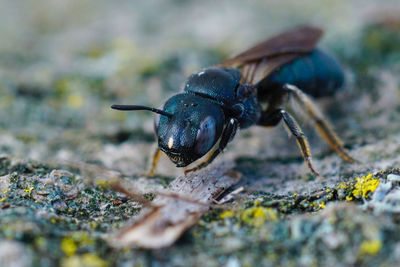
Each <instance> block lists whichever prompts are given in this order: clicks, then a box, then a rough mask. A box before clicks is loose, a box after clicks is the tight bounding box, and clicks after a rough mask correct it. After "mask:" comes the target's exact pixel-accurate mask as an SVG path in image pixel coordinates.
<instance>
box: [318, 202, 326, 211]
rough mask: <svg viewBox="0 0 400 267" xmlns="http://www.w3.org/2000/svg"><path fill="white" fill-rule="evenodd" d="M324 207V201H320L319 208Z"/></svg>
mask: <svg viewBox="0 0 400 267" xmlns="http://www.w3.org/2000/svg"><path fill="white" fill-rule="evenodd" d="M325 207H326V206H325V202H323V201H322V202H321V203H319V208H320V209H325Z"/></svg>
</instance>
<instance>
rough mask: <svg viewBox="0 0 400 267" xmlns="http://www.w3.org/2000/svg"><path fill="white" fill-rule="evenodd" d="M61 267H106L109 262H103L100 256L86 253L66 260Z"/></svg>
mask: <svg viewBox="0 0 400 267" xmlns="http://www.w3.org/2000/svg"><path fill="white" fill-rule="evenodd" d="M61 266H63V267H75V266H85V267H106V266H108V264H107V262H105V261H104V260H102V259H101V258H100V257H99V256H97V255H95V254H92V253H85V254H83V255H75V256H72V257H68V258H65V259H63V260H62V261H61Z"/></svg>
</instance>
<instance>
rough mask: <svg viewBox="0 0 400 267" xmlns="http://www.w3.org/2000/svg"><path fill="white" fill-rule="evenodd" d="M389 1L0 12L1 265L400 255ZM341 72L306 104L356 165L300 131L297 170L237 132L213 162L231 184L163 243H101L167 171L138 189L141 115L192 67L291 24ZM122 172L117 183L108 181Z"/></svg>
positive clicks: (171, 170) (291, 143) (278, 143)
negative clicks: (229, 169) (314, 107)
mask: <svg viewBox="0 0 400 267" xmlns="http://www.w3.org/2000/svg"><path fill="white" fill-rule="evenodd" d="M396 10H398V1H395V0H393V1H390V0H388V1H379V2H376V1H372V0H367V1H328V2H326V3H324V4H321V3H320V2H318V1H311V0H306V1H301V2H299V1H288V2H282V1H261V2H254V3H249V2H243V1H239V0H234V1H229V2H226V1H221V2H218V3H216V2H215V1H209V0H206V1H201V2H183V1H174V0H168V1H159V0H151V1H145V2H144V1H142V2H139V1H137V2H136V1H135V2H132V1H124V0H121V1H116V2H114V1H113V2H110V1H105V0H101V1H94V0H90V1H84V2H80V3H73V2H65V1H49V0H42V1H40V4H37V3H36V2H29V1H25V2H24V3H20V2H18V3H17V2H15V1H11V0H10V1H3V3H2V8H1V9H0V21H1V22H3V23H0V35H1V41H0V61H1V64H0V153H1V154H0V208H1V210H0V214H1V216H0V239H1V240H0V260H1V262H7V263H10V264H13V265H14V266H27V265H33V266H54V265H55V264H58V265H62V266H131V265H135V266H144V265H151V266H160V265H162V266H190V265H204V266H220V265H226V266H252V265H255V264H258V265H260V264H261V265H265V266H275V265H277V264H278V265H281V266H288V265H301V266H310V265H323V264H324V265H327V266H337V265H340V264H341V265H349V266H350V265H357V266H359V265H365V266H376V265H387V266H396V265H397V264H398V263H399V261H400V237H399V232H400V231H399V230H400V229H399V221H400V220H399V218H400V217H399V208H398V206H399V184H398V181H397V178H396V177H398V176H399V175H400V171H399V167H400V158H399V151H400V137H399V136H400V135H399V134H400V124H399V123H398V122H399V121H400V104H399V99H400V97H399V92H400V90H399V75H398V74H399V71H400V63H399V62H400V49H399V47H400V45H399V42H400V34H399V29H400V26H399V25H400V22H399V20H398V17H399V16H398V14H399V13H396ZM310 22H311V23H313V24H315V25H319V26H321V27H323V28H325V31H326V33H325V36H324V39H323V40H322V42H321V47H323V48H325V49H328V50H330V51H331V52H332V53H333V54H335V55H336V56H337V58H338V59H339V60H340V61H341V62H342V64H343V66H344V68H345V70H346V76H347V80H348V84H347V87H346V90H344V91H343V92H341V93H339V94H338V95H337V96H335V97H334V98H330V99H322V100H320V101H318V104H319V105H320V106H321V109H322V110H323V112H324V113H325V114H326V116H327V117H328V118H329V120H330V121H331V122H332V124H333V126H334V128H335V129H336V130H337V132H338V134H339V136H340V137H341V138H342V139H343V140H344V141H345V145H346V148H348V149H349V151H350V153H351V154H352V155H353V156H354V157H356V158H357V159H358V160H359V161H360V163H357V164H349V163H346V162H344V161H343V160H341V159H340V158H339V157H338V156H337V155H336V154H335V153H333V152H331V150H330V149H329V148H328V146H327V145H326V144H324V143H323V141H321V140H320V138H319V137H318V136H317V135H316V134H315V132H314V131H313V129H312V127H311V126H310V125H309V124H308V123H307V120H304V119H302V118H301V116H298V119H299V121H300V123H301V125H302V126H303V128H304V131H305V133H306V134H307V136H308V137H309V142H310V144H311V150H312V152H313V155H314V163H315V167H316V168H317V170H318V171H319V172H320V173H321V174H322V176H323V177H324V179H321V180H318V179H315V178H314V177H313V176H311V175H310V174H309V173H308V171H307V169H306V167H305V166H304V164H303V161H302V159H301V156H300V153H299V151H298V149H297V146H296V143H295V140H292V139H288V137H287V134H286V133H285V131H284V129H282V126H281V125H279V126H278V127H275V128H273V129H264V128H257V127H253V128H250V129H248V130H244V131H241V132H240V133H239V135H238V136H237V137H236V138H235V140H234V141H233V142H232V143H230V144H229V146H228V148H227V149H226V151H225V152H224V153H223V155H221V156H220V157H219V158H218V159H217V160H216V161H215V162H214V163H213V164H212V165H211V166H210V167H208V171H212V170H213V169H214V168H216V166H220V165H222V164H228V165H229V164H231V165H234V166H235V167H234V169H235V170H236V171H238V172H240V173H242V174H243V177H242V179H241V181H240V183H239V184H237V185H236V186H235V187H234V188H231V189H230V190H234V189H236V188H239V187H243V188H244V190H243V191H242V192H240V193H239V194H238V195H236V196H235V197H234V199H233V200H232V201H230V202H228V203H225V204H221V205H216V204H215V205H212V207H211V208H210V210H209V211H207V212H206V214H205V215H203V216H202V217H201V218H200V220H199V221H198V222H197V223H196V224H195V225H194V226H193V227H191V228H190V229H189V230H188V231H187V232H186V233H184V234H183V236H182V237H181V238H180V239H179V240H178V241H177V242H176V243H175V244H174V245H172V246H171V247H169V248H167V249H163V250H155V251H147V250H142V249H139V248H137V247H135V246H129V247H125V248H113V247H112V246H110V245H109V242H108V241H109V238H110V233H114V232H115V231H117V230H118V229H121V227H122V226H123V225H125V224H126V223H127V222H128V221H129V220H131V219H132V218H135V217H136V216H137V214H138V213H139V212H140V211H141V209H142V205H141V204H140V203H138V202H135V201H133V200H131V199H129V198H128V197H127V196H125V195H124V194H122V193H119V192H116V191H115V190H113V189H112V186H111V185H112V181H113V179H115V178H116V177H117V178H118V179H124V181H126V186H127V189H128V190H130V191H132V192H135V193H138V194H139V195H140V196H143V197H145V198H146V199H148V200H151V199H153V198H154V197H155V193H156V192H157V191H160V190H162V189H164V188H166V187H167V186H168V185H169V184H170V182H171V181H172V180H173V179H174V178H175V177H177V176H179V175H181V174H182V172H181V170H179V169H177V168H175V167H174V166H173V165H172V164H171V163H170V162H169V161H168V160H167V159H166V158H165V157H163V158H162V159H161V163H160V168H159V171H158V175H157V176H156V177H155V178H148V179H147V178H143V176H142V175H141V174H142V173H143V172H144V171H145V170H146V166H147V164H148V155H149V154H150V153H151V151H152V147H153V140H154V137H153V122H152V114H149V113H146V112H136V113H123V112H117V111H112V110H110V108H109V107H110V105H111V104H114V103H126V104H128V103H132V104H145V105H150V106H155V107H157V106H160V105H161V104H162V103H163V101H164V100H165V98H166V97H168V96H170V95H171V94H174V93H176V92H178V91H179V88H180V87H181V86H182V84H183V82H184V79H185V77H186V76H187V75H189V74H190V73H192V72H195V71H198V70H199V69H201V68H203V67H206V66H209V65H212V64H214V63H217V62H219V61H221V60H223V59H225V58H227V57H228V56H230V55H233V54H235V53H238V52H241V51H242V50H243V49H245V48H247V47H249V46H250V45H252V44H254V43H256V42H257V41H260V40H262V39H263V38H265V37H266V36H269V35H271V34H272V33H274V32H279V31H281V30H283V29H285V28H288V27H291V26H293V25H297V24H302V23H310ZM121 177H122V178H121Z"/></svg>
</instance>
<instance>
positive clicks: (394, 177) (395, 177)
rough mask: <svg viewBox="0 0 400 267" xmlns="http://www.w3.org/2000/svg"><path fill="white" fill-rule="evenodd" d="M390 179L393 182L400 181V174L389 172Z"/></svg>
mask: <svg viewBox="0 0 400 267" xmlns="http://www.w3.org/2000/svg"><path fill="white" fill-rule="evenodd" d="M387 179H388V181H391V182H400V175H396V174H389V175H388V176H387Z"/></svg>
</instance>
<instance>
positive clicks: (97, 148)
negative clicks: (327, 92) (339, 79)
mask: <svg viewBox="0 0 400 267" xmlns="http://www.w3.org/2000/svg"><path fill="white" fill-rule="evenodd" d="M399 9H400V7H399V1H365V0H362V1H361V0H360V1H344V0H343V1H333V0H332V1H309V0H306V1H301V2H299V1H246V2H243V1H236V0H234V1H218V2H216V1H207V0H206V1H180V0H168V1H158V0H149V1H123V0H119V1H112V2H110V1H105V0H104V1H103V0H96V1H91V0H87V1H62V0H57V1H48V0H39V1H6V0H4V1H2V2H1V4H0V18H1V23H0V36H1V40H0V127H1V134H0V151H1V152H2V153H6V154H11V155H15V156H19V157H23V158H29V159H35V160H39V161H46V160H48V159H52V160H53V161H57V160H72V159H73V160H77V161H80V160H83V161H87V162H93V163H99V164H101V165H105V166H107V167H110V168H116V169H119V170H122V171H123V172H124V173H125V174H132V173H138V172H139V170H143V169H144V168H145V166H146V158H147V157H144V156H143V155H144V153H138V151H146V152H147V151H149V150H150V147H151V143H152V141H153V140H154V137H153V133H152V132H153V126H152V114H149V113H146V112H135V113H133V112H131V113H127V112H117V111H112V110H111V109H110V108H109V107H110V105H111V104H114V103H124V104H144V105H150V106H155V107H158V106H160V105H162V104H163V103H164V101H165V99H166V98H167V97H168V96H170V95H172V94H174V93H177V92H179V90H180V89H181V86H182V84H183V82H184V81H185V79H186V77H187V76H188V75H189V74H191V73H193V72H196V71H199V70H200V69H201V68H204V67H207V66H209V65H211V64H214V63H218V62H219V61H221V60H223V59H226V58H227V57H229V56H233V55H235V54H236V53H239V52H241V51H243V50H244V49H246V48H248V47H249V46H251V45H253V44H255V43H256V42H258V41H261V40H263V39H265V38H266V37H268V36H271V35H272V34H274V33H277V32H279V31H282V30H285V29H288V28H290V27H293V26H295V25H298V24H306V23H311V24H314V25H317V26H320V27H322V28H323V29H324V30H325V36H324V38H323V40H322V42H321V46H322V47H324V48H326V49H328V50H330V51H331V52H333V53H334V54H335V55H336V56H337V57H339V60H340V61H341V62H342V63H343V65H344V66H345V68H346V70H347V76H348V77H349V80H350V82H352V85H350V87H355V89H354V88H353V89H354V90H353V95H358V96H357V99H358V100H360V99H361V98H362V97H361V96H360V95H359V93H360V92H361V91H362V90H364V89H365V90H367V91H368V90H369V89H371V87H372V86H371V84H372V83H373V82H376V81H378V82H379V80H380V79H381V80H382V75H386V76H384V77H385V78H384V81H382V83H385V84H388V83H389V85H388V86H389V87H390V86H392V87H396V86H397V82H398V80H397V78H398V77H397V75H390V73H393V72H396V71H397V73H398V70H399V63H398V62H399V61H398V59H399V50H400V48H399V43H398V40H399V38H400V37H399V34H398V30H399V23H400V22H399V20H398V16H397V15H398V14H399V13H397V12H398V10H399ZM389 17H390V18H392V17H393V19H394V20H393V22H390V21H389ZM395 19H397V21H396V20H395ZM383 20H386V21H384V22H382V21H383ZM377 23H378V24H379V23H380V24H379V25H378V26H376V24H377ZM385 25H386V26H385ZM374 27H375V28H376V27H381V28H385V27H386V28H385V29H384V31H386V32H385V33H383V32H382V31H381V30H378V31H377V30H375V31H374V29H375V28H374ZM384 34H386V35H388V36H390V38H389V39H388V38H386V35H384ZM385 38H386V39H385ZM396 40H397V42H396ZM368 49H369V50H371V51H373V53H369V50H368ZM380 53H385V55H387V54H391V55H392V54H394V56H385V57H384V58H382V56H381V54H380ZM370 62H373V63H379V64H382V65H384V67H385V69H383V70H382V69H377V66H376V65H377V64H375V65H374V66H369V65H368V63H370ZM380 66H381V65H379V67H380ZM355 67H356V68H355ZM387 76H389V78H387ZM360 77H361V78H360ZM354 83H356V84H357V85H356V86H354ZM390 83H392V85H390ZM350 84H351V83H350ZM367 87H368V88H367ZM350 91H351V90H350ZM370 91H372V89H371V90H370ZM396 93H397V92H396ZM378 95H379V94H378ZM375 96H376V95H375ZM347 97H348V96H347ZM348 99H349V97H348V98H347V100H346V101H347V102H348V103H350V100H348ZM350 99H351V98H350ZM391 99H393V98H391V97H389V99H388V100H389V101H390V100H391ZM377 100H378V99H377V98H376V97H375V99H374V101H377ZM386 100H387V99H386ZM386 100H385V101H386ZM396 100H397V99H396ZM365 101H367V102H365ZM365 101H364V102H360V101H357V102H356V103H354V104H349V105H347V107H345V110H344V111H343V112H342V113H344V112H348V111H349V109H350V111H352V112H354V113H355V114H354V115H355V116H354V117H353V118H356V116H359V117H360V116H361V117H362V116H363V115H364V114H365V108H366V106H365V105H366V104H368V105H370V104H371V101H370V100H365ZM368 101H370V102H368ZM360 103H362V104H360ZM387 105H390V103H389V104H388V103H384V106H386V107H387ZM368 108H370V107H368ZM390 108H392V106H390ZM342 113H340V110H336V112H335V111H334V112H333V113H332V112H331V114H333V115H332V116H331V117H333V118H331V119H333V120H334V119H335V118H334V115H335V114H336V115H338V116H339V117H340V116H341V115H343V114H342ZM358 113H359V114H358ZM338 123H339V125H340V122H338ZM343 124H346V125H347V124H350V127H353V128H357V127H359V126H358V124H357V123H356V122H354V121H351V122H349V123H346V122H344V123H343ZM347 126H348V125H347ZM254 131H256V132H257V130H250V134H249V135H250V137H254V135H252V134H251V133H253V132H254ZM273 131H275V130H272V132H273ZM272 134H273V133H272ZM344 135H345V136H344V137H348V138H350V136H349V135H351V134H349V135H347V136H346V134H344ZM255 136H256V137H257V134H255ZM259 137H260V136H259ZM261 137H264V135H261ZM311 138H312V136H311ZM259 139H262V138H259ZM126 141H128V142H126ZM263 142H267V141H263V140H259V141H258V142H256V141H253V142H250V143H249V142H245V143H244V145H243V146H245V147H248V146H249V145H250V147H251V148H252V149H251V150H252V151H253V152H254V153H252V154H258V153H261V154H262V155H263V156H268V155H273V154H274V153H280V155H282V156H285V155H286V154H290V153H292V152H290V151H292V148H291V147H289V148H288V149H285V148H283V149H282V148H280V149H278V152H277V151H276V150H275V149H273V150H271V153H269V152H268V151H267V149H265V148H262V146H263V145H264V146H268V143H267V144H265V143H263ZM285 142H286V141H285V139H282V142H281V143H282V144H284V143H285ZM317 142H318V141H317ZM278 146H279V145H278ZM238 147H242V146H241V145H238ZM245 150H247V149H245ZM285 151H286V152H285ZM317 151H318V148H317ZM248 153H251V152H248ZM285 153H286V154H285ZM296 153H297V152H295V155H298V154H296ZM166 166H167V167H166V168H170V169H171V172H170V173H173V172H174V168H172V167H171V166H170V165H168V163H166Z"/></svg>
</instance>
